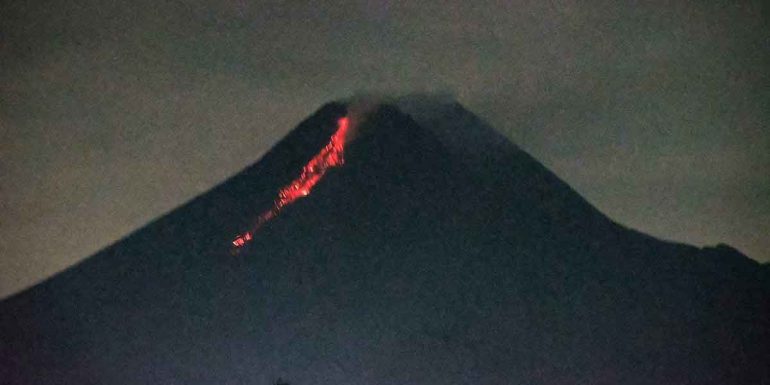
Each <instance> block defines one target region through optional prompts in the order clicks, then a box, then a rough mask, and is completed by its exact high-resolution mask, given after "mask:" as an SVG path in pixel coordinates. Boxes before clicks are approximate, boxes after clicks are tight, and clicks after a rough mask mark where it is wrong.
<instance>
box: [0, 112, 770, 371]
mask: <svg viewBox="0 0 770 385" xmlns="http://www.w3.org/2000/svg"><path fill="white" fill-rule="evenodd" d="M409 103H414V102H413V101H402V102H401V104H399V103H398V102H396V103H385V104H384V105H382V106H380V107H378V108H375V109H374V110H372V111H371V113H370V114H369V115H368V117H367V118H366V119H364V120H362V121H361V123H360V124H359V126H358V127H357V128H356V129H357V130H358V135H357V138H356V139H355V141H353V142H351V143H349V144H348V145H346V148H345V161H346V164H345V166H343V167H340V168H335V169H331V170H329V171H328V173H327V175H326V176H325V177H324V179H323V180H322V181H320V182H319V184H318V185H317V186H316V187H315V188H314V190H313V192H312V193H311V194H310V196H308V197H306V198H303V199H300V200H298V201H297V202H295V203H294V204H293V205H291V206H289V207H287V208H286V210H284V211H283V212H282V213H281V215H280V216H278V217H277V218H274V219H273V220H272V221H271V222H269V223H268V224H267V225H266V226H265V227H263V228H262V229H261V230H260V231H259V232H258V233H256V234H255V237H254V240H253V242H252V243H251V244H249V245H248V246H246V247H245V248H244V250H242V251H241V252H240V253H239V254H238V255H237V256H232V255H231V254H230V253H229V248H230V242H231V240H232V237H233V236H234V235H235V234H238V233H239V232H241V231H243V230H244V229H247V228H248V227H249V226H250V225H251V222H252V221H253V220H254V219H255V218H256V217H257V216H258V215H259V214H260V212H262V211H263V210H264V209H265V208H267V207H269V206H270V205H271V204H272V202H273V200H274V199H275V194H276V193H277V192H278V189H280V187H281V186H284V185H286V183H289V182H290V181H291V180H292V179H293V178H295V177H296V176H297V174H298V172H299V170H300V169H301V168H302V166H303V164H305V163H306V162H307V161H308V160H310V159H311V158H312V157H313V155H314V154H315V153H316V152H317V151H318V149H319V148H321V147H322V146H323V145H324V144H325V143H326V142H327V141H328V139H329V137H330V136H331V135H332V133H333V131H334V128H335V122H336V121H337V119H338V118H339V117H340V116H342V115H345V114H346V106H345V104H343V103H332V104H327V105H325V106H323V107H321V108H320V109H319V110H318V111H317V112H316V113H314V114H313V115H311V116H310V117H309V118H308V119H306V120H305V121H303V122H302V123H300V125H299V126H298V127H297V128H296V129H295V130H293V131H292V132H290V133H289V134H288V135H287V136H286V137H285V138H284V139H283V140H281V141H280V142H279V143H278V144H277V145H276V146H275V147H274V148H273V149H271V150H270V151H269V152H268V153H266V154H265V155H264V156H263V157H262V158H261V159H260V160H259V161H258V162H257V163H255V164H254V165H252V166H250V167H248V168H246V169H244V170H243V171H241V172H240V173H238V174H236V175H235V176H234V177H232V178H230V179H228V180H227V181H226V182H224V183H223V184H221V185H219V186H217V187H215V188H213V189H212V190H210V191H208V192H207V193H205V194H203V195H202V196H200V197H198V198H195V199H193V200H191V201H190V202H188V203H186V204H184V205H183V206H181V207H179V208H177V209H175V210H173V211H172V212H170V213H169V214H167V215H164V216H163V217H161V218H159V219H158V220H156V221H154V222H152V223H150V224H148V225H147V226H145V227H143V228H142V229H140V230H138V231H136V232H134V233H132V234H131V235H129V236H128V237H126V238H124V239H123V240H121V241H119V242H116V243H115V244H113V245H111V246H109V247H108V248H106V249H104V250H103V251H101V252H99V253H97V254H96V255H95V256H94V257H92V258H89V259H87V260H86V261H84V262H83V263H81V264H78V265H76V266H75V267H73V268H71V269H68V270H67V271H66V272H64V273H62V274H60V275H57V276H56V277H55V278H53V279H50V280H48V281H46V282H44V283H43V284H41V285H38V286H35V287H33V288H31V289H29V290H27V291H25V292H23V293H19V294H18V295H16V296H13V297H10V298H9V299H7V300H4V301H2V302H0V310H2V311H0V341H5V342H4V343H0V357H5V358H0V377H2V378H10V379H12V380H14V381H11V382H10V383H53V382H57V381H60V382H63V383H75V382H77V381H82V380H87V379H89V378H90V379H94V378H98V379H99V380H100V381H98V382H101V383H132V382H133V383H135V382H166V383H168V382H174V381H183V382H186V383H201V384H202V383H211V382H243V383H254V382H255V381H256V382H257V383H267V382H268V381H269V380H270V378H277V377H282V378H284V379H286V380H288V381H290V382H292V383H360V382H363V381H367V378H368V381H369V382H376V383H444V384H445V383H463V382H467V381H469V380H471V379H475V380H478V381H480V382H482V383H500V382H512V381H513V380H515V379H518V380H521V381H527V382H531V383H563V382H576V381H579V380H585V381H588V380H591V381H594V382H597V383H611V382H625V383H660V382H688V381H692V382H693V383H741V382H755V383H761V382H757V381H761V380H764V379H767V378H768V377H767V369H766V368H764V367H763V366H762V365H761V363H762V358H763V357H767V356H768V350H767V348H766V347H764V346H763V345H762V342H763V341H768V340H770V339H768V332H767V331H766V329H767V328H764V326H767V325H770V309H768V306H767V305H766V304H765V302H766V301H765V300H766V299H767V298H770V286H769V285H768V279H767V276H768V275H767V269H766V268H765V269H764V273H763V272H762V271H763V270H762V269H760V268H759V267H760V265H759V264H757V263H756V262H754V261H751V260H749V259H748V257H745V256H743V255H742V254H740V253H739V252H737V251H735V250H734V249H732V248H729V247H724V246H717V247H714V248H702V249H699V248H696V247H693V246H687V245H680V244H676V243H671V242H663V241H660V240H657V239H655V238H653V237H650V236H647V235H644V234H641V233H638V232H636V231H633V230H630V229H627V228H625V227H622V226H620V225H618V224H616V223H614V222H612V221H611V220H610V219H608V218H606V217H605V216H604V215H603V214H601V213H600V212H599V211H598V210H596V209H595V208H594V207H593V206H591V205H590V204H589V203H588V202H587V201H585V200H584V199H583V198H582V197H580V196H579V195H578V194H577V193H575V192H574V190H572V189H571V188H569V186H567V185H566V184H565V183H564V182H562V181H561V180H559V179H558V177H556V176H555V175H554V174H553V173H551V172H550V171H548V170H547V169H546V168H545V167H543V166H542V165H540V164H539V163H538V162H537V161H536V160H534V158H532V157H530V156H529V155H527V154H526V153H525V152H523V151H521V150H520V149H518V148H517V147H516V146H515V145H513V144H512V143H510V141H508V140H507V139H504V137H502V135H499V134H496V133H495V132H494V130H493V129H492V128H491V127H488V126H486V125H485V124H484V123H483V121H481V120H480V119H478V118H476V117H475V116H473V115H472V114H471V113H470V112H467V111H465V110H464V109H462V107H461V106H459V105H458V104H454V103H450V104H449V105H447V104H446V103H443V102H435V101H428V103H429V104H430V103H433V104H431V105H429V106H427V107H426V106H425V105H424V104H423V105H422V106H417V107H415V108H414V109H413V110H409V108H410V107H408V106H406V104H409ZM442 103H443V104H442ZM410 112H411V114H410ZM420 113H425V115H423V116H422V117H421V116H420ZM447 122H451V123H452V124H456V125H455V126H453V125H452V124H449V123H447ZM479 125H482V126H483V127H481V128H479V127H478V126H479ZM452 127H455V128H452ZM456 127H461V128H467V129H469V130H472V129H474V128H475V129H484V130H487V129H489V130H492V131H491V132H489V131H486V133H485V134H484V135H483V136H482V137H481V138H480V139H479V138H476V139H478V140H481V141H482V143H489V142H490V141H491V143H492V146H493V147H492V148H496V149H498V150H499V151H484V150H485V149H487V147H483V148H481V149H478V151H473V150H474V149H477V146H482V144H479V143H474V142H470V141H469V140H457V138H456V137H454V136H453V135H451V132H453V130H456V129H457V128H456ZM470 132H479V131H470ZM447 133H450V134H449V135H447ZM496 135H497V136H496ZM500 138H503V139H500ZM484 141H486V142H484ZM469 142H470V143H471V144H473V145H472V146H469V147H470V148H466V147H464V146H462V144H464V143H466V144H467V143H469ZM458 150H462V151H459V152H458ZM467 151H470V154H471V155H472V156H475V158H473V157H469V156H468V152H467ZM741 258H743V259H741ZM9 315H10V316H9ZM8 341H10V342H8ZM714 341H716V343H714ZM398 352H400V353H398ZM204 368H205V369H204ZM448 368H453V369H451V370H448ZM367 376H368V377H367ZM685 380H686V381H685ZM94 381H95V380H94ZM85 382H86V383H88V382H89V381H85Z"/></svg>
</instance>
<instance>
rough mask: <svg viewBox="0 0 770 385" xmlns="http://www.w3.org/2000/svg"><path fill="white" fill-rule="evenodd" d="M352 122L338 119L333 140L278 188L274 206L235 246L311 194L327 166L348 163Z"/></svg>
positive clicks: (344, 118)
mask: <svg viewBox="0 0 770 385" xmlns="http://www.w3.org/2000/svg"><path fill="white" fill-rule="evenodd" d="M349 126H350V121H349V119H348V118H347V117H341V118H340V119H339V120H338V121H337V131H336V132H335V133H334V135H332V137H331V139H330V140H329V143H327V144H326V146H324V148H322V149H321V151H320V152H319V153H318V154H316V156H314V157H313V159H310V161H309V162H307V164H306V165H305V167H302V174H300V176H299V177H297V178H296V179H294V180H293V181H292V182H291V183H290V184H288V185H286V186H284V187H283V188H282V189H281V190H280V191H279V192H278V197H277V198H276V199H275V201H274V202H273V207H272V208H270V210H268V211H265V212H264V213H262V215H260V216H259V218H258V219H257V223H256V224H255V225H254V227H253V228H252V229H251V230H249V231H247V232H245V233H243V234H240V235H238V236H237V237H236V238H235V239H234V240H233V246H235V247H236V248H241V247H243V246H244V245H246V243H248V242H249V241H251V240H252V239H254V233H255V232H256V231H257V230H259V228H260V227H262V226H263V225H264V224H265V223H267V221H269V220H271V219H273V218H275V217H276V216H277V215H278V214H279V213H280V212H281V210H282V209H283V208H284V207H285V206H287V205H290V204H292V203H294V201H296V200H297V199H300V198H304V197H306V196H308V194H310V191H312V190H313V187H314V186H315V185H316V184H317V183H318V181H320V180H321V178H323V176H324V174H326V171H327V170H329V169H330V168H332V167H339V166H342V165H343V164H344V163H345V158H344V157H343V153H344V150H345V137H346V135H347V131H348V127H349Z"/></svg>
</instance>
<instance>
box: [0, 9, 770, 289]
mask: <svg viewBox="0 0 770 385" xmlns="http://www.w3.org/2000/svg"><path fill="white" fill-rule="evenodd" d="M629 3H630V2H614V1H607V2H599V1H592V2H581V3H580V4H578V3H577V2H571V1H557V2H546V1H540V0H538V1H528V2H511V1H498V2H494V1H474V2H453V3H452V4H450V3H446V4H432V5H430V4H428V2H423V1H420V2H416V1H415V2H409V3H408V4H406V2H404V3H403V4H402V3H397V2H387V1H358V2H337V1H325V2H313V4H307V5H299V4H297V2H248V1H246V0H228V1H219V2H213V1H200V0H197V1H185V2H182V1H173V2H172V1H148V0H139V1H123V2H119V1H101V0H99V1H97V0H90V1H82V0H80V1H71V2H56V3H55V4H54V3H52V2H47V1H42V0H28V1H2V2H1V3H0V296H5V295H7V294H10V293H11V292H14V291H16V290H19V289H21V288H23V287H26V286H29V285H31V284H33V283H35V282H37V281H39V280H40V279H42V278H44V277H46V276H49V275H51V274H53V273H55V272H57V271H60V270H61V269H63V268H65V267H67V266H70V265H71V264H73V263H74V262H76V261H78V260H81V259H82V258H84V257H86V256H88V255H90V254H92V253H94V252H96V251H97V250H99V249H100V248H102V247H104V246H106V245H108V244H110V243H112V242H114V241H116V240H118V239H120V238H121V237H123V236H125V235H126V234H128V233H129V232H131V231H133V230H135V229H137V228H138V227H140V226H142V225H144V224H146V223H147V222H148V221H150V220H152V219H153V218H156V217H158V216H159V215H162V214H163V213H165V212H167V211H169V210H170V209H172V208H174V207H176V206H178V205H180V204H182V203H184V202H185V201H187V200H189V199H191V198H193V197H195V196H196V195H198V194H201V193H203V192H205V191H206V190H208V189H209V188H211V187H213V186H214V185H216V184H218V183H220V182H221V181H223V180H224V179H225V178H227V177H228V176H230V175H232V174H234V173H235V172H237V171H239V170H240V169H242V168H243V167H245V166H247V165H249V164H251V163H253V162H255V161H256V160H258V159H259V157H260V156H261V154H263V153H264V152H265V151H266V150H267V149H269V148H270V147H271V146H272V145H273V144H274V143H275V142H276V141H277V140H278V139H279V138H281V137H282V136H283V135H284V134H286V133H287V132H288V131H289V130H290V129H292V128H293V127H294V126H295V125H296V124H297V123H298V122H299V121H300V120H302V119H303V118H304V117H306V116H307V115H309V114H310V113H312V112H313V111H314V110H315V109H316V108H318V107H319V106H320V105H321V104H323V103H325V102H327V101H330V100H332V99H338V98H343V97H347V96H350V95H352V94H356V93H360V92H365V91H366V92H382V93H391V94H398V93H406V92H414V91H439V92H449V93H453V94H454V95H456V97H457V99H458V100H459V101H460V102H462V103H463V104H464V105H465V106H466V107H467V108H469V109H470V110H471V111H474V112H476V113H477V114H479V115H481V116H482V117H483V118H485V119H487V120H488V121H489V122H490V123H491V124H492V125H494V126H495V127H497V128H498V129H500V130H502V131H504V132H505V133H506V134H508V136H509V137H510V138H511V139H512V140H513V141H514V142H515V143H517V144H518V145H519V146H521V147H522V148H524V149H525V150H527V151H528V152H530V153H531V154H532V155H533V156H535V157H536V158H537V159H539V160H540V161H542V162H543V163H544V164H545V165H546V166H547V167H549V168H550V169H551V170H553V171H554V172H555V173H556V174H557V175H559V176H560V177H561V178H563V179H564V180H566V181H567V182H568V183H569V184H570V185H572V186H573V187H574V188H575V189H576V190H577V191H578V192H579V193H581V194H582V195H583V196H584V197H586V198H587V199H588V200H589V201H590V202H591V203H593V204H594V205H596V206H597V207H598V208H599V209H600V210H602V211H603V212H604V213H606V214H607V215H608V216H610V217H611V218H613V219H614V220H616V221H618V222H620V223H622V224H624V225H627V226H630V227H632V228H636V229H639V230H641V231H644V232H646V233H649V234H652V235H654V236H657V237H661V238H664V239H669V240H676V241H681V242H687V243H693V244H696V245H704V244H716V243H719V242H725V243H728V244H730V245H732V246H735V247H737V248H738V249H739V250H741V251H743V252H744V253H746V254H747V255H749V256H750V257H752V258H754V259H757V260H760V261H768V260H770V252H768V250H770V237H768V234H770V178H768V175H770V129H768V118H770V81H769V79H768V70H767V69H768V68H770V29H769V28H768V19H767V15H768V8H767V5H766V4H762V2H761V1H744V2H740V4H735V3H736V2H714V1H709V2H706V1H704V2H692V3H697V4H685V2H662V1H661V2H645V4H644V5H639V4H637V5H629Z"/></svg>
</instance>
